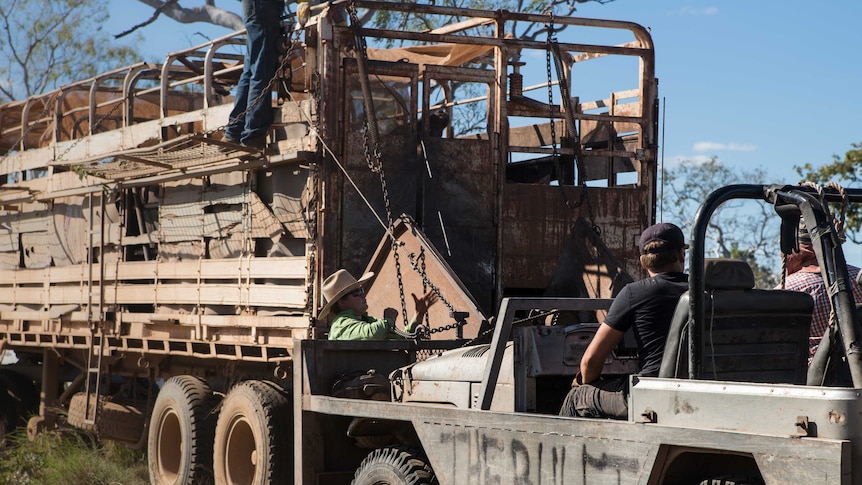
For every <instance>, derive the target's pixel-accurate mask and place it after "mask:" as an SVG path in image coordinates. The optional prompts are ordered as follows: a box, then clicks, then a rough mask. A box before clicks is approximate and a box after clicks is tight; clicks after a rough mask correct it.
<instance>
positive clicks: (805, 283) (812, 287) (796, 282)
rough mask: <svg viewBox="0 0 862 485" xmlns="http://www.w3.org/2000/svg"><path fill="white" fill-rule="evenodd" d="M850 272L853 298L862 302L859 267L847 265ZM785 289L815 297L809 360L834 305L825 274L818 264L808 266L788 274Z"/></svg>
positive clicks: (827, 325)
mask: <svg viewBox="0 0 862 485" xmlns="http://www.w3.org/2000/svg"><path fill="white" fill-rule="evenodd" d="M847 272H848V273H849V274H850V282H851V283H850V286H851V287H852V288H853V299H854V300H855V301H856V303H860V302H862V287H860V286H859V284H858V283H856V277H857V276H858V275H859V268H857V267H855V266H850V265H849V264H848V265H847ZM784 289H786V290H792V291H803V292H805V293H808V294H809V295H811V297H812V298H814V313H813V314H812V315H811V330H810V332H809V337H808V362H809V363H811V359H812V358H813V357H814V352H815V351H816V350H817V346H818V345H820V340H821V339H822V338H823V334H824V333H826V329H827V328H828V327H829V313H830V311H831V309H832V305H831V303H830V302H829V295H828V294H827V293H826V285H824V284H823V275H821V274H820V268H819V267H818V266H807V267H805V268H802V269H801V270H799V271H797V272H795V273H793V274H792V275H789V276H787V278H786V280H785V285H784Z"/></svg>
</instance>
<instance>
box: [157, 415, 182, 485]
mask: <svg viewBox="0 0 862 485" xmlns="http://www.w3.org/2000/svg"><path fill="white" fill-rule="evenodd" d="M182 449H183V445H182V432H181V431H180V418H179V417H178V416H177V413H176V412H174V411H173V410H172V409H168V410H166V411H165V413H164V414H162V419H161V420H159V449H158V453H157V456H158V461H157V463H158V467H159V475H160V476H161V477H162V478H164V479H165V480H166V481H167V482H168V483H173V482H174V481H176V479H177V477H178V476H179V473H180V466H181V464H182V455H183V454H182Z"/></svg>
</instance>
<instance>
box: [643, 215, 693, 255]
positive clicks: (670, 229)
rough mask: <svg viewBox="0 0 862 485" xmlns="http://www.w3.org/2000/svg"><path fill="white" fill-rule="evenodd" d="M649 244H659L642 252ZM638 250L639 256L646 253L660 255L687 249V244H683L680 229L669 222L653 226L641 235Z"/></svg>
mask: <svg viewBox="0 0 862 485" xmlns="http://www.w3.org/2000/svg"><path fill="white" fill-rule="evenodd" d="M651 242H660V243H662V244H660V245H657V246H656V247H654V248H650V249H649V250H648V251H644V246H646V245H647V244H649V243H651ZM638 248H640V250H641V254H647V253H662V252H665V251H675V250H678V249H688V244H686V243H685V236H683V235H682V229H680V228H679V227H677V226H676V225H674V224H671V223H669V222H661V223H659V224H653V225H652V226H649V227H648V228H646V229H645V230H644V232H643V233H641V238H640V241H638Z"/></svg>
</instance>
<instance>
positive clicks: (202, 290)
mask: <svg viewBox="0 0 862 485" xmlns="http://www.w3.org/2000/svg"><path fill="white" fill-rule="evenodd" d="M98 291H99V290H98V287H95V286H94V287H93V296H92V298H93V304H96V303H97V302H98V301H99V295H98ZM4 293H8V292H4ZM104 295H105V303H106V304H111V305H113V304H119V305H138V304H140V305H147V304H154V305H197V304H201V305H234V306H240V307H245V306H249V307H261V306H262V307H277V308H297V309H302V308H305V297H306V291H305V286H304V285H301V286H288V285H227V284H204V285H201V286H195V285H190V284H177V285H121V286H117V287H114V286H106V287H105V288H104ZM4 296H6V295H5V294H4ZM8 297H14V300H15V301H14V303H16V304H21V305H42V306H45V305H69V304H75V305H84V304H86V303H87V301H88V300H89V295H88V292H87V287H86V286H51V287H48V288H29V287H28V288H16V289H15V291H14V292H13V294H9V295H8ZM0 298H2V297H0ZM0 303H2V302H0Z"/></svg>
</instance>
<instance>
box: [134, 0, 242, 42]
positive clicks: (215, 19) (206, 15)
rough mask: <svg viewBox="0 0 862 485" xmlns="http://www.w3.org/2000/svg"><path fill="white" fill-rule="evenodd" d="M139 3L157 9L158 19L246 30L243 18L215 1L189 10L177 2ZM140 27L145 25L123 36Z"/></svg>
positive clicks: (172, 0) (209, 1) (175, 0)
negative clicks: (159, 16)
mask: <svg viewBox="0 0 862 485" xmlns="http://www.w3.org/2000/svg"><path fill="white" fill-rule="evenodd" d="M138 1H139V2H141V3H143V4H145V5H148V6H150V7H153V8H154V9H156V12H154V16H156V17H158V15H160V14H164V15H165V16H167V17H169V18H171V19H173V20H176V21H177V22H180V23H182V24H191V23H195V22H204V23H208V24H213V25H218V26H221V27H225V28H228V29H231V30H241V29H244V28H245V25H244V24H243V22H242V17H240V16H239V15H237V14H235V13H233V12H230V11H228V10H225V9H223V8H218V7H216V6H215V1H214V0H207V1H206V4H205V5H201V6H198V7H189V8H183V7H181V6H179V5H177V0H164V1H163V0H138ZM140 27H143V25H139V26H135V27H133V28H131V29H129V31H127V32H124V33H123V34H122V35H128V34H129V33H131V32H134V31H135V30H137V29H138V28H140Z"/></svg>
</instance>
